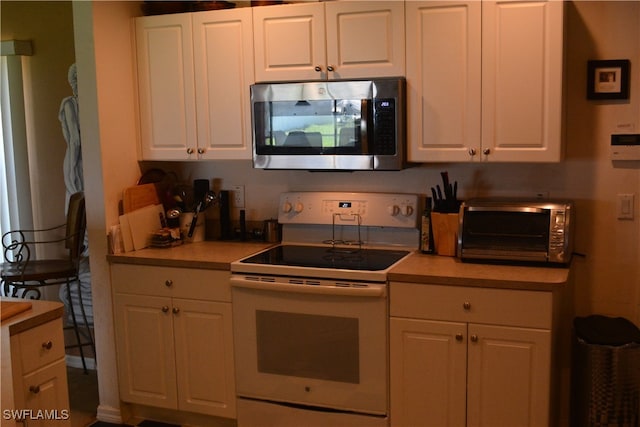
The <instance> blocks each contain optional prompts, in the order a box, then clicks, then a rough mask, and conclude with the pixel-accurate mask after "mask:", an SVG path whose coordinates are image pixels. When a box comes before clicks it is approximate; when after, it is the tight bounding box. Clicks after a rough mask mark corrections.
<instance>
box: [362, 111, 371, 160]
mask: <svg viewBox="0 0 640 427" xmlns="http://www.w3.org/2000/svg"><path fill="white" fill-rule="evenodd" d="M370 117H371V102H370V100H368V99H363V100H362V101H361V103H360V144H361V146H362V151H361V153H362V154H369V138H368V134H369V130H368V127H369V118H370ZM372 130H373V129H372Z"/></svg>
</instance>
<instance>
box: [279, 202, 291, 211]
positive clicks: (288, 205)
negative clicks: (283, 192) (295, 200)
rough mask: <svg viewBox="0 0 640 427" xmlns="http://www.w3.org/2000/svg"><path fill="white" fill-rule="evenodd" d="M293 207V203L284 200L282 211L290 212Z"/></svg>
mask: <svg viewBox="0 0 640 427" xmlns="http://www.w3.org/2000/svg"><path fill="white" fill-rule="evenodd" d="M291 209H293V206H292V205H291V203H289V202H284V204H283V205H282V212H284V213H289V212H291Z"/></svg>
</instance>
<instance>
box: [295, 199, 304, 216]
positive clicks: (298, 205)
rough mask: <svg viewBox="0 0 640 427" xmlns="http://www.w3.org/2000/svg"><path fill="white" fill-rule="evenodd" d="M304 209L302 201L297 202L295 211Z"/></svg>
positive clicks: (298, 211)
mask: <svg viewBox="0 0 640 427" xmlns="http://www.w3.org/2000/svg"><path fill="white" fill-rule="evenodd" d="M303 209H304V205H303V204H302V203H300V202H298V203H296V207H295V209H294V211H295V212H296V213H300V212H302V211H303Z"/></svg>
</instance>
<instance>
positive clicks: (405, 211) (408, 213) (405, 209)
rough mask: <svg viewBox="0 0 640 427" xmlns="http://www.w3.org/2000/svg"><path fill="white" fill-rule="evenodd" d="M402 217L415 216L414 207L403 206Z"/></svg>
mask: <svg viewBox="0 0 640 427" xmlns="http://www.w3.org/2000/svg"><path fill="white" fill-rule="evenodd" d="M402 215H404V216H411V215H413V206H411V205H402Z"/></svg>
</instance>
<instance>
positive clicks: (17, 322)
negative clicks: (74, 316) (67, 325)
mask: <svg viewBox="0 0 640 427" xmlns="http://www.w3.org/2000/svg"><path fill="white" fill-rule="evenodd" d="M0 301H3V302H4V301H7V302H8V301H11V302H24V301H28V302H30V303H31V308H30V309H28V310H26V311H23V312H21V313H18V314H16V315H15V316H11V317H9V318H7V319H4V320H3V321H2V335H3V336H5V334H6V335H7V336H11V335H15V334H18V333H20V332H23V331H26V330H27V329H31V328H33V327H36V326H38V325H41V324H43V323H46V322H48V321H50V320H53V319H56V318H58V317H62V315H63V313H64V306H63V305H62V303H61V302H58V301H45V300H32V299H29V300H26V299H21V298H5V297H0Z"/></svg>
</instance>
